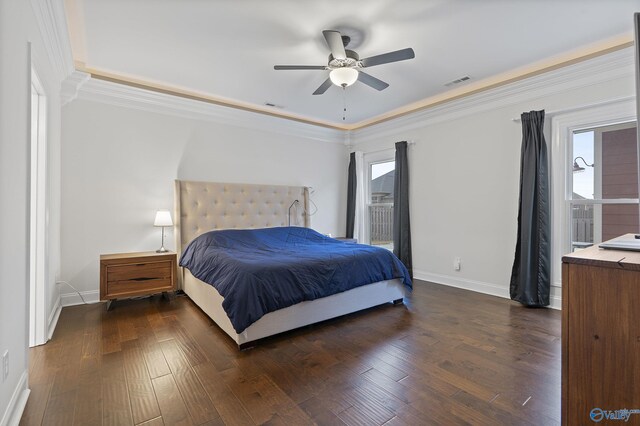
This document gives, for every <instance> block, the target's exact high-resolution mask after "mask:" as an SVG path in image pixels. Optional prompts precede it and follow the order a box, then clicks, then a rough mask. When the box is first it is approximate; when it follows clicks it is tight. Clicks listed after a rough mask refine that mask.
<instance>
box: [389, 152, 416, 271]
mask: <svg viewBox="0 0 640 426" xmlns="http://www.w3.org/2000/svg"><path fill="white" fill-rule="evenodd" d="M393 254H395V255H396V256H397V257H398V259H400V261H401V262H402V263H404V266H406V267H407V270H408V271H409V275H411V278H413V261H412V259H411V225H410V223H409V165H408V162H407V142H398V143H396V171H395V177H394V181H393Z"/></svg>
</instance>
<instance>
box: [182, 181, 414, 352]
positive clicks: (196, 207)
mask: <svg viewBox="0 0 640 426" xmlns="http://www.w3.org/2000/svg"><path fill="white" fill-rule="evenodd" d="M175 198H176V199H175V206H176V214H175V217H176V247H177V250H178V255H179V257H180V256H181V255H182V253H183V251H184V250H185V249H186V248H187V246H188V244H189V243H190V242H191V241H192V240H194V239H195V238H196V237H199V236H201V235H203V234H206V233H207V232H209V231H212V230H229V229H259V228H273V227H286V226H288V225H291V226H299V227H309V226H310V218H309V215H308V211H309V208H308V206H309V192H308V189H307V188H305V187H295V186H280V185H255V184H225V183H211V182H194V181H176V182H175ZM296 200H297V201H298V202H297V203H296V202H295V201H296ZM201 238H203V237H201ZM343 244H347V243H343ZM178 275H179V276H178V281H179V284H178V285H179V287H180V288H182V290H184V292H185V293H186V294H187V295H188V296H189V298H190V299H191V300H193V302H194V303H195V304H196V305H198V306H199V307H200V308H201V309H202V310H203V311H204V312H205V313H206V314H207V315H208V316H209V317H211V319H212V320H213V321H214V322H215V323H216V324H217V325H218V326H219V327H220V328H221V329H222V330H223V331H224V332H225V333H227V334H228V335H229V336H230V337H231V338H232V339H233V340H234V341H235V343H236V344H237V345H238V346H239V348H240V349H243V348H246V347H249V346H253V345H254V344H255V343H256V341H258V340H260V339H263V338H265V337H269V336H272V335H275V334H279V333H282V332H285V331H289V330H292V329H295V328H299V327H303V326H306V325H309V324H313V323H317V322H320V321H324V320H327V319H331V318H335V317H339V316H342V315H345V314H348V313H352V312H356V311H359V310H362V309H366V308H370V307H373V306H377V305H381V304H385V303H389V302H393V303H400V302H401V301H402V299H403V297H404V295H405V284H403V282H402V281H403V280H402V279H386V280H381V281H377V282H374V283H371V284H366V285H361V286H358V287H355V288H353V289H350V290H347V291H342V292H339V293H337V294H333V295H330V296H327V297H322V298H318V299H315V300H305V301H302V302H300V303H296V304H294V305H291V306H288V307H285V308H283V309H279V310H276V311H274V312H270V313H267V314H266V315H264V316H262V317H261V318H260V319H258V320H257V321H255V322H253V323H252V324H251V325H249V326H248V327H246V328H243V329H242V330H241V332H238V327H237V324H236V327H235V328H234V325H233V324H232V322H231V320H230V319H229V317H228V316H227V313H226V312H225V309H224V307H223V303H224V301H225V299H224V298H223V297H222V296H221V295H220V293H219V292H218V291H217V290H216V289H215V288H214V287H213V286H212V285H210V284H207V283H205V282H203V281H201V280H199V279H198V278H196V277H194V275H193V274H192V273H191V272H190V271H189V270H188V269H187V268H181V271H180V274H178Z"/></svg>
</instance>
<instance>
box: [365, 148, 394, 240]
mask: <svg viewBox="0 0 640 426" xmlns="http://www.w3.org/2000/svg"><path fill="white" fill-rule="evenodd" d="M395 167H396V163H395V160H385V161H381V162H375V163H374V162H372V163H369V179H368V184H369V185H368V187H369V191H368V194H367V210H368V213H369V214H368V230H369V240H370V241H369V243H370V244H371V245H374V246H380V247H384V248H387V249H389V250H393V182H394V177H395Z"/></svg>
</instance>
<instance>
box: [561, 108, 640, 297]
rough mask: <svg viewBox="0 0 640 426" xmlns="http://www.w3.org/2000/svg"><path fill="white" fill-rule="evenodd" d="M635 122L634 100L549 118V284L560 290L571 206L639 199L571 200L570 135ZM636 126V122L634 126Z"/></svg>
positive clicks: (628, 202) (630, 202)
mask: <svg viewBox="0 0 640 426" xmlns="http://www.w3.org/2000/svg"><path fill="white" fill-rule="evenodd" d="M632 121H637V120H636V105H635V99H633V98H625V99H617V100H613V101H609V102H603V103H601V104H599V105H594V106H590V107H588V108H583V109H579V110H576V111H573V112H569V113H565V114H558V115H555V116H553V117H552V119H551V128H552V141H551V155H550V160H551V212H552V218H551V235H552V237H551V240H552V244H551V259H552V262H551V285H552V286H553V287H562V256H563V255H565V254H567V253H570V252H571V241H570V240H571V234H570V233H571V217H570V215H571V206H572V205H574V204H581V205H585V204H593V205H602V204H638V203H639V200H638V199H633V198H621V199H612V200H580V202H579V203H575V202H574V201H575V200H572V198H571V196H572V191H573V188H572V178H573V169H572V167H571V166H572V165H573V144H572V141H573V133H574V132H579V131H583V130H588V129H594V128H597V127H604V126H610V125H615V124H622V123H629V122H632ZM636 125H637V123H636Z"/></svg>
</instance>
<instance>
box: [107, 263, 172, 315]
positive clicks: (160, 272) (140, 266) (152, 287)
mask: <svg viewBox="0 0 640 426" xmlns="http://www.w3.org/2000/svg"><path fill="white" fill-rule="evenodd" d="M176 271H177V258H176V254H175V253H172V252H167V253H156V252H154V251H150V252H138V253H119V254H103V255H100V300H106V301H107V310H108V309H110V308H111V302H112V301H114V300H116V299H124V298H128V297H134V296H148V295H151V294H156V293H164V294H165V295H166V296H169V294H168V292H171V295H172V294H173V292H174V291H175V287H176Z"/></svg>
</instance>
